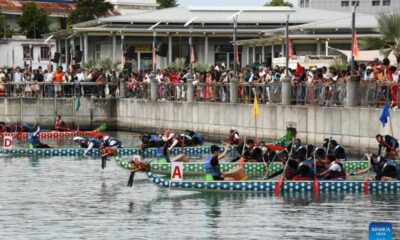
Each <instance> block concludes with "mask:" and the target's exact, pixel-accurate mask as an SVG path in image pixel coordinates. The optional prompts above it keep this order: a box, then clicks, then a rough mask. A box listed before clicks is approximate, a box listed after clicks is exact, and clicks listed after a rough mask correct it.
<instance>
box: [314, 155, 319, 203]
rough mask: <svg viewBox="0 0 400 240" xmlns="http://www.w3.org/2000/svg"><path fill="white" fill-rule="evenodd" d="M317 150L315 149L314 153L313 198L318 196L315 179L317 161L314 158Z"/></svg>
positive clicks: (316, 180)
mask: <svg viewBox="0 0 400 240" xmlns="http://www.w3.org/2000/svg"><path fill="white" fill-rule="evenodd" d="M317 149H318V148H316V149H315V151H314V197H315V196H318V190H319V188H318V179H317V161H316V157H315V152H316V150H317Z"/></svg>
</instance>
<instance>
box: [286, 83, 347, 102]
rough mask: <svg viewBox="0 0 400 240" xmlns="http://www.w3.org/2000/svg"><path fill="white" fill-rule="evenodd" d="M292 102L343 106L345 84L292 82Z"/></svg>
mask: <svg viewBox="0 0 400 240" xmlns="http://www.w3.org/2000/svg"><path fill="white" fill-rule="evenodd" d="M291 94H292V104H297V105H315V106H325V107H331V106H343V105H344V104H345V101H346V84H341V83H335V84H294V85H293V86H292V93H291Z"/></svg>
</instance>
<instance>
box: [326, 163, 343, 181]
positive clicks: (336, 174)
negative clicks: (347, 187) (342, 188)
mask: <svg viewBox="0 0 400 240" xmlns="http://www.w3.org/2000/svg"><path fill="white" fill-rule="evenodd" d="M334 164H338V165H339V166H340V170H341V171H340V172H338V171H331V172H329V176H330V179H332V180H339V179H343V180H346V179H347V175H346V172H345V171H344V168H343V165H342V164H341V163H339V162H332V163H331V164H330V165H329V167H331V166H333V165H334Z"/></svg>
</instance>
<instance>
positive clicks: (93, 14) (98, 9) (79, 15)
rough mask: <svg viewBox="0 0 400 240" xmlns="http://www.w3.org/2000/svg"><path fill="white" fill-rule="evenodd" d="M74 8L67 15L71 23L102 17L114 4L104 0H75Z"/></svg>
mask: <svg viewBox="0 0 400 240" xmlns="http://www.w3.org/2000/svg"><path fill="white" fill-rule="evenodd" d="M75 4H76V5H75V6H76V7H75V10H74V11H73V12H71V14H70V15H69V19H70V22H71V23H72V24H75V23H80V22H85V21H90V20H93V19H97V18H100V17H104V16H105V15H106V14H107V12H108V11H111V10H113V9H114V6H113V5H112V4H111V3H109V2H105V1H104V0H76V1H75Z"/></svg>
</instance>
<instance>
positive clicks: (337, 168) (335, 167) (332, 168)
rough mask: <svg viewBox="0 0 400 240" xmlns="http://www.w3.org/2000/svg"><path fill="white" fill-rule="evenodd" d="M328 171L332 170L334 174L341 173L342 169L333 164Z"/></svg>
mask: <svg viewBox="0 0 400 240" xmlns="http://www.w3.org/2000/svg"><path fill="white" fill-rule="evenodd" d="M329 170H332V171H334V172H342V168H341V167H340V165H339V164H338V163H333V164H332V165H331V166H330V167H329Z"/></svg>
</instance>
